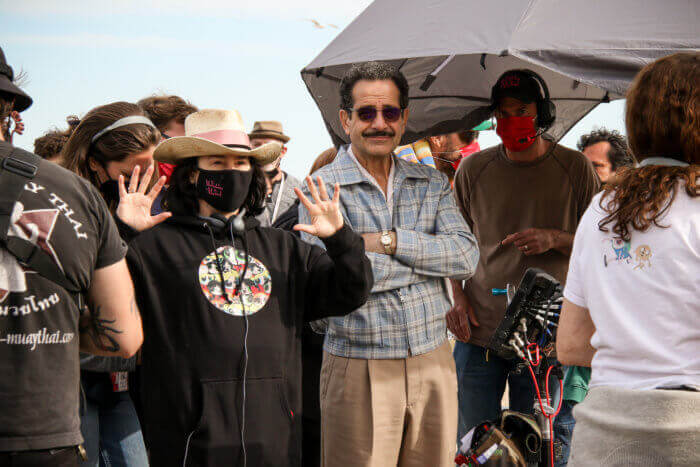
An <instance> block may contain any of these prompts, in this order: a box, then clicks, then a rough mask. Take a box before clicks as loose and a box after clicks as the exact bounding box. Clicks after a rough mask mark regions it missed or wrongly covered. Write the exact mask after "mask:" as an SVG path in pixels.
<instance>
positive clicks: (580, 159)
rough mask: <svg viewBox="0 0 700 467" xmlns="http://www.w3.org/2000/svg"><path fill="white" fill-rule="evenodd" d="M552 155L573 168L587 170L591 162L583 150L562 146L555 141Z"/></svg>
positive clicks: (567, 166)
mask: <svg viewBox="0 0 700 467" xmlns="http://www.w3.org/2000/svg"><path fill="white" fill-rule="evenodd" d="M552 155H553V156H554V157H555V158H556V159H557V160H558V161H559V162H560V163H561V164H562V165H564V166H565V167H566V168H569V169H573V170H577V169H578V170H587V167H588V165H589V164H590V162H589V160H588V158H586V156H584V155H583V153H582V152H580V151H577V150H576V149H572V148H568V147H566V146H562V145H561V144H559V143H554V148H553V149H552Z"/></svg>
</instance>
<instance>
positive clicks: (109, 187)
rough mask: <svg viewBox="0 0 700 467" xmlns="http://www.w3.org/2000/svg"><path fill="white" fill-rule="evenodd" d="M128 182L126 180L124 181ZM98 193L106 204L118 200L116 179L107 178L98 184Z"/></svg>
mask: <svg viewBox="0 0 700 467" xmlns="http://www.w3.org/2000/svg"><path fill="white" fill-rule="evenodd" d="M126 183H128V182H126ZM100 193H102V197H103V198H104V199H105V202H106V203H107V206H109V205H110V204H112V202H116V203H118V202H119V183H118V182H117V181H116V180H112V179H111V178H108V179H107V180H106V181H105V182H103V183H102V184H101V185H100Z"/></svg>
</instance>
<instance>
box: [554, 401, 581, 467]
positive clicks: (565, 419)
mask: <svg viewBox="0 0 700 467" xmlns="http://www.w3.org/2000/svg"><path fill="white" fill-rule="evenodd" d="M575 406H576V402H574V401H567V400H565V401H562V403H561V410H560V411H559V414H558V415H557V417H556V418H555V419H554V438H555V439H556V440H558V441H559V443H560V444H561V456H560V457H559V459H557V461H556V462H555V463H554V465H555V466H556V467H564V466H565V465H566V464H567V463H568V462H569V451H570V450H571V435H572V434H573V432H574V426H575V425H576V420H575V419H574V413H573V410H574V407H575Z"/></svg>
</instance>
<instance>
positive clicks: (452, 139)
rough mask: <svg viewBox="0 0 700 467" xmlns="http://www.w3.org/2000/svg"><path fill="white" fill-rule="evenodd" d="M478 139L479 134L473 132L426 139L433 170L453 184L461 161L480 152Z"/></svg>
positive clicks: (468, 131) (459, 132) (460, 132)
mask: <svg viewBox="0 0 700 467" xmlns="http://www.w3.org/2000/svg"><path fill="white" fill-rule="evenodd" d="M478 137H479V132H478V131H473V130H467V131H458V132H455V133H448V134H446V135H440V136H430V137H428V142H429V143H430V148H431V149H432V152H433V159H434V160H435V168H436V169H438V170H439V171H440V172H442V173H444V174H445V175H447V178H448V179H449V180H450V183H453V182H454V177H455V173H456V172H457V168H458V167H459V164H460V163H461V162H462V159H464V158H465V157H467V156H469V155H470V154H473V153H475V152H479V151H481V148H480V147H479V142H478V141H477V138H478Z"/></svg>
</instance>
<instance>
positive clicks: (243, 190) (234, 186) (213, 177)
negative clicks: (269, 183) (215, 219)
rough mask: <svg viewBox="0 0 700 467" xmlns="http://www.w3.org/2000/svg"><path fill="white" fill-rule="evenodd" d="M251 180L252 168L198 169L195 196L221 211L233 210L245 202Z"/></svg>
mask: <svg viewBox="0 0 700 467" xmlns="http://www.w3.org/2000/svg"><path fill="white" fill-rule="evenodd" d="M252 181H253V170H252V169H250V170H248V171H246V172H242V171H240V170H203V169H199V178H198V179H197V197H198V198H199V199H201V200H203V201H206V202H207V203H209V204H210V205H211V206H212V207H214V208H215V209H218V210H219V211H221V212H233V211H235V210H237V209H238V208H240V207H241V206H242V205H243V203H244V202H245V199H246V197H247V196H248V191H250V183H251V182H252Z"/></svg>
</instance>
